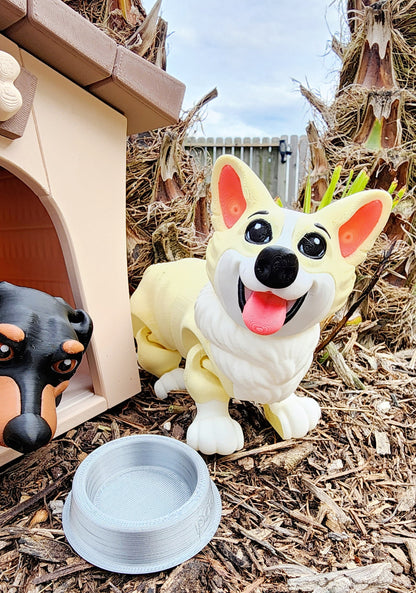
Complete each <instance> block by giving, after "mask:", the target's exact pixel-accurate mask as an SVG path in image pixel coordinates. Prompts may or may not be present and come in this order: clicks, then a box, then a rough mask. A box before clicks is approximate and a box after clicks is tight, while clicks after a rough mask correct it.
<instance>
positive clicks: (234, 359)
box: [195, 284, 319, 404]
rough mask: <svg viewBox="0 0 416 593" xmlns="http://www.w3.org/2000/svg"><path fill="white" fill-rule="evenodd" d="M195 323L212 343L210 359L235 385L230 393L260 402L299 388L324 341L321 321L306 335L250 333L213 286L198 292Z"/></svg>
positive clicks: (239, 397) (283, 397)
mask: <svg viewBox="0 0 416 593" xmlns="http://www.w3.org/2000/svg"><path fill="white" fill-rule="evenodd" d="M195 322H196V325H197V327H198V329H199V330H200V331H201V333H202V334H203V336H204V338H205V339H206V340H207V341H208V347H207V350H209V356H210V359H211V361H212V362H213V363H214V364H215V366H216V367H217V369H218V371H219V374H220V375H223V376H225V377H226V378H227V379H228V381H230V383H231V384H232V393H230V394H229V395H230V397H235V398H237V399H240V400H247V401H255V402H258V403H261V404H271V403H275V402H280V401H282V400H283V399H285V398H286V397H288V396H289V395H290V394H291V393H293V392H294V390H295V389H296V387H297V386H298V385H299V383H300V381H301V380H302V378H303V377H304V375H305V373H306V372H307V370H308V368H309V366H310V364H311V361H312V356H313V351H314V349H315V347H316V345H317V343H318V339H319V325H318V324H316V325H314V326H313V327H311V328H309V329H308V330H305V331H304V332H303V333H302V335H301V336H300V335H299V334H298V335H296V336H287V337H283V338H280V337H278V336H276V335H272V336H266V337H265V336H259V335H257V334H254V333H253V332H250V331H249V330H247V329H245V328H243V327H241V326H239V325H237V324H236V323H234V322H233V320H232V319H230V317H229V316H228V315H227V314H226V313H225V311H224V309H223V307H222V306H221V305H220V303H219V301H218V298H217V296H216V294H215V292H214V291H213V288H212V286H211V285H210V284H207V285H206V286H205V287H204V288H203V289H202V291H201V293H200V295H199V296H198V299H197V302H196V306H195ZM224 387H225V388H227V385H224Z"/></svg>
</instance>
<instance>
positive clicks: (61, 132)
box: [22, 52, 140, 406]
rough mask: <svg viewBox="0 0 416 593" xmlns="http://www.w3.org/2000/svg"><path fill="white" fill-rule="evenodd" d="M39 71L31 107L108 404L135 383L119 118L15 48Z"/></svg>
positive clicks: (48, 203)
mask: <svg viewBox="0 0 416 593" xmlns="http://www.w3.org/2000/svg"><path fill="white" fill-rule="evenodd" d="M22 56H23V65H24V67H25V68H26V69H27V70H29V72H31V73H32V74H34V75H35V76H37V78H38V86H37V91H36V95H35V100H34V105H33V112H34V117H35V119H36V123H37V129H38V133H39V142H40V146H41V151H42V154H43V158H44V163H45V169H46V170H47V175H48V181H49V186H50V195H45V196H43V197H42V201H43V204H44V206H45V207H46V209H47V210H48V213H49V215H50V216H51V218H52V221H53V223H54V225H55V228H56V230H57V233H58V236H59V238H60V241H61V245H62V249H63V253H64V256H65V261H66V264H67V269H68V275H69V279H70V282H71V287H72V291H73V294H74V299H75V302H76V304H77V306H81V307H82V308H84V309H86V310H87V311H88V313H89V314H90V315H91V317H92V318H93V321H94V333H93V338H92V341H91V344H90V347H89V355H88V362H89V366H90V370H91V374H92V378H93V384H94V391H95V393H97V394H98V395H104V396H105V397H106V399H107V401H108V404H109V406H112V405H114V404H116V403H118V402H120V401H123V400H125V399H127V398H128V397H130V396H132V395H134V394H136V393H137V392H138V391H139V390H140V383H139V376H138V370H137V361H136V356H135V351H134V342H133V332H132V327H131V320H130V305H129V294H128V282H127V258H126V235H125V228H126V227H125V224H126V221H125V175H126V163H125V142H126V119H125V117H124V116H122V115H120V114H118V113H117V112H115V111H114V110H113V109H111V108H110V107H108V106H107V105H105V104H104V103H102V102H101V101H99V100H98V99H96V98H95V97H92V96H91V95H90V94H89V93H87V92H86V91H84V90H83V89H81V88H79V87H78V86H77V85H75V84H74V83H72V82H71V81H69V80H67V79H66V78H64V77H62V76H61V75H59V74H58V73H57V72H55V71H54V70H52V69H51V68H49V67H48V66H45V65H44V64H43V63H41V62H39V60H37V59H36V58H34V57H33V56H31V55H30V54H27V53H26V52H22Z"/></svg>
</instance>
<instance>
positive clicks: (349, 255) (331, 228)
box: [311, 189, 392, 266]
mask: <svg viewBox="0 0 416 593" xmlns="http://www.w3.org/2000/svg"><path fill="white" fill-rule="evenodd" d="M391 205H392V200H391V196H390V194H389V193H388V192H386V191H383V190H380V189H371V190H366V191H362V192H358V193H356V194H352V195H351V196H348V197H346V198H342V199H341V200H336V201H335V202H333V203H332V204H330V205H329V206H326V207H325V208H322V209H321V210H318V211H317V212H316V213H315V214H312V215H311V216H313V217H315V218H316V220H317V222H319V223H320V224H322V225H323V226H324V227H325V228H326V229H327V230H328V232H329V233H330V235H331V237H333V238H335V237H337V238H338V245H339V251H340V255H341V256H342V257H343V258H344V259H345V260H346V261H348V263H350V264H352V265H354V266H356V265H358V264H359V263H361V262H362V261H363V260H364V258H365V256H366V253H367V251H368V250H369V249H371V247H372V246H373V244H374V242H375V240H376V239H377V237H378V235H379V234H380V233H381V231H382V230H383V228H384V225H385V224H386V222H387V220H388V218H389V216H390V212H391Z"/></svg>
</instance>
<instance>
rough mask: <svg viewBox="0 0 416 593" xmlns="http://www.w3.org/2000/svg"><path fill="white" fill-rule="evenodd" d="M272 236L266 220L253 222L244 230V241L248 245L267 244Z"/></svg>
mask: <svg viewBox="0 0 416 593" xmlns="http://www.w3.org/2000/svg"><path fill="white" fill-rule="evenodd" d="M272 236H273V235H272V227H271V226H270V224H269V223H268V222H267V220H261V219H259V220H253V221H252V222H250V224H249V225H248V227H247V228H246V234H245V239H246V241H248V242H249V243H259V244H264V243H269V242H270V241H271V240H272Z"/></svg>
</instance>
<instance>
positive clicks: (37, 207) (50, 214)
mask: <svg viewBox="0 0 416 593" xmlns="http://www.w3.org/2000/svg"><path fill="white" fill-rule="evenodd" d="M0 30H1V31H2V33H1V34H0V50H2V51H3V52H6V53H7V54H9V55H11V56H13V57H14V58H15V59H16V60H17V62H18V63H19V64H20V66H21V72H20V75H19V77H18V78H17V79H16V80H15V86H16V87H17V88H18V89H19V90H20V92H21V95H22V98H23V104H22V107H21V108H20V109H19V111H18V112H17V113H16V114H15V115H13V116H12V117H11V118H10V119H8V120H7V121H3V122H0V280H7V281H8V282H11V283H13V284H18V285H23V286H29V287H32V288H37V289H39V290H42V291H45V292H48V293H50V294H52V295H54V296H62V297H63V298H65V300H67V301H68V302H69V303H70V304H71V305H73V306H76V307H79V308H83V309H85V310H86V311H88V313H89V314H90V315H91V317H92V319H93V321H94V332H93V338H92V340H91V344H90V346H89V348H88V351H87V357H86V360H85V361H84V363H83V365H82V366H83V368H80V369H79V371H78V372H77V374H76V375H75V376H74V377H73V379H72V380H71V383H70V386H69V388H68V389H67V391H66V392H65V394H64V397H63V400H62V403H61V404H60V406H59V407H58V429H57V434H60V433H62V432H65V431H67V430H69V429H70V428H71V427H74V426H76V425H78V424H79V423H81V422H83V421H85V420H87V419H88V418H91V417H93V416H94V415H96V414H98V413H101V412H103V411H104V410H106V409H108V408H109V407H112V406H114V405H115V404H117V403H119V402H121V401H123V400H125V399H127V398H129V397H131V396H133V395H135V394H136V393H138V392H139V391H140V380H139V374H138V370H137V361H136V356H135V351H134V341H133V334H132V328H131V317H130V306H129V294H128V282H127V258H126V237H125V175H126V162H125V155H126V135H127V134H133V133H139V132H142V131H146V130H150V129H154V128H157V127H162V126H166V125H169V124H172V123H174V122H175V121H177V119H178V116H179V110H180V107H181V104H182V98H183V93H184V85H183V84H182V83H181V82H179V81H178V80H176V79H174V78H172V77H171V76H169V75H168V74H166V72H164V71H163V70H161V69H159V68H157V67H155V66H153V65H152V64H150V63H149V62H147V61H146V60H144V59H142V58H140V57H139V56H137V55H135V54H133V53H131V52H130V51H128V50H126V49H125V48H124V47H120V46H117V44H116V43H115V42H114V41H113V40H112V39H110V38H109V37H108V36H107V35H105V33H103V32H102V31H100V30H99V29H98V28H96V27H95V26H94V25H92V24H91V23H89V22H88V21H87V20H86V19H84V18H83V17H82V16H81V15H80V14H78V13H76V12H75V11H73V10H72V9H71V8H69V7H68V6H66V5H65V4H64V3H63V2H62V1H61V0H47V1H46V0H27V2H26V0H13V1H12V0H0ZM0 62H1V60H0ZM0 70H1V69H0ZM17 455H18V454H17V453H16V452H14V451H12V450H9V449H5V448H0V464H3V463H6V462H7V461H9V460H11V459H13V458H14V457H16V456H17Z"/></svg>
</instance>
